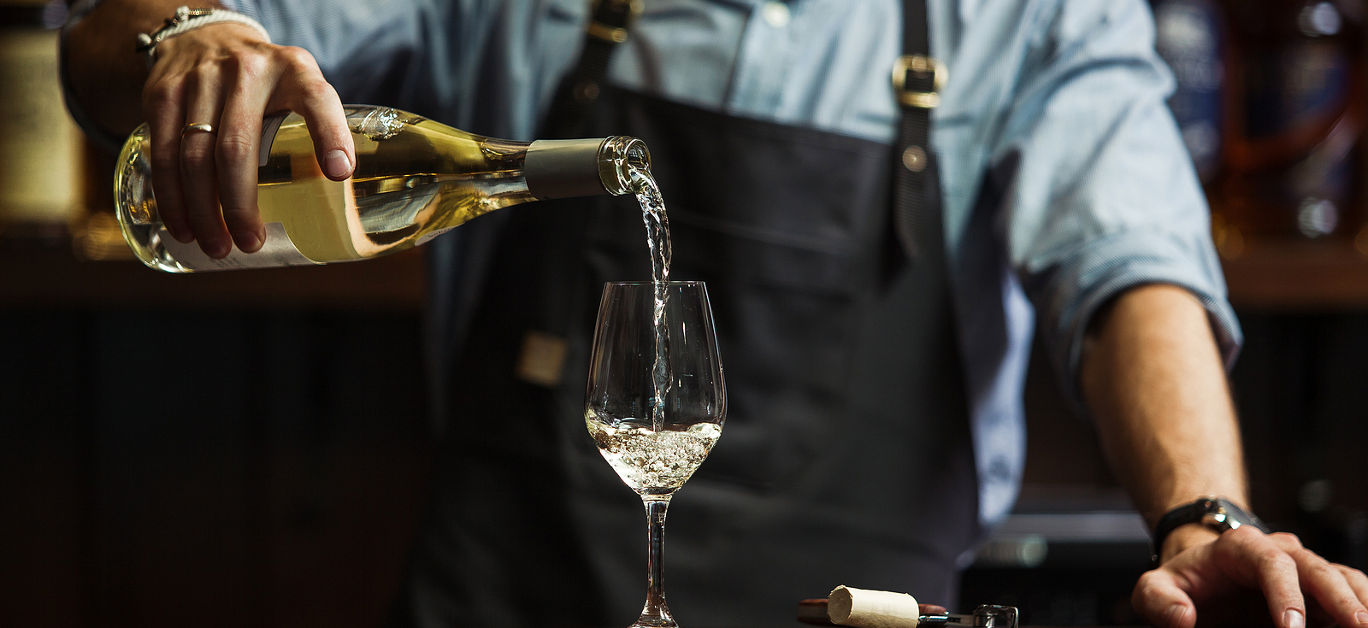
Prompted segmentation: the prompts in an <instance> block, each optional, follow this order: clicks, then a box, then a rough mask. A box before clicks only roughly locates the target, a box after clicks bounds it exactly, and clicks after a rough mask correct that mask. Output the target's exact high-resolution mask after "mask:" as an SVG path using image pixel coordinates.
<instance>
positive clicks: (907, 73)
mask: <svg viewBox="0 0 1368 628" xmlns="http://www.w3.org/2000/svg"><path fill="white" fill-rule="evenodd" d="M948 74H949V72H948V71H947V70H946V69H945V64H944V63H941V62H940V61H938V60H937V59H934V58H932V57H929V56H927V55H903V56H901V57H898V58H897V60H895V61H894V62H893V93H894V94H896V95H897V97H898V102H899V103H900V104H902V105H903V106H904V107H917V108H919V109H935V108H936V107H937V106H938V105H940V91H941V89H942V88H943V87H945V79H946V77H947V75H948ZM928 80H930V83H931V90H930V91H919V90H916V89H911V88H910V86H912V85H919V86H920V85H925V83H926V82H927V81H928Z"/></svg>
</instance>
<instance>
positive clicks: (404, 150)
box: [114, 105, 650, 273]
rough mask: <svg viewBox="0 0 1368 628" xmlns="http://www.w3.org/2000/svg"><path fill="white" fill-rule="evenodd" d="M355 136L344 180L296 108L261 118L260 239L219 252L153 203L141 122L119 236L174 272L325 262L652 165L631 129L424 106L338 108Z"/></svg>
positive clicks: (120, 207) (383, 250) (581, 191)
mask: <svg viewBox="0 0 1368 628" xmlns="http://www.w3.org/2000/svg"><path fill="white" fill-rule="evenodd" d="M345 110H346V115H347V122H348V125H349V126H350V128H351V132H352V138H353V140H354V141H355V144H356V169H355V171H354V172H353V174H352V177H351V178H350V179H347V180H345V181H333V180H331V179H328V178H327V177H326V176H324V175H323V172H322V170H321V169H320V168H319V166H318V163H317V160H316V158H315V157H314V147H313V141H312V139H311V138H310V137H309V132H308V129H307V127H306V126H305V123H304V119H303V117H301V116H300V115H298V114H295V113H287V114H280V115H276V116H271V117H268V118H267V119H266V120H265V121H263V124H262V142H261V163H260V164H259V168H258V170H257V205H258V207H259V208H260V210H261V218H262V221H263V222H264V223H265V224H266V240H265V243H264V244H263V245H262V248H261V249H260V250H258V251H256V252H254V253H244V252H242V251H241V250H239V249H237V248H236V247H234V248H233V250H232V252H231V253H230V254H229V255H228V256H227V257H225V258H222V259H214V258H211V257H209V256H208V255H206V254H204V253H203V252H202V251H201V250H200V248H199V245H198V244H196V243H193V242H191V243H188V244H187V243H183V242H179V241H177V240H176V239H175V238H173V237H171V235H170V234H169V233H168V232H167V230H166V228H165V227H164V226H163V225H162V222H161V219H160V218H159V216H158V214H157V201H156V196H155V193H154V190H153V189H152V179H151V170H150V160H149V154H148V131H147V125H143V126H141V127H139V128H138V129H137V130H135V131H134V132H133V134H132V135H131V136H130V137H129V138H128V141H127V142H126V143H125V144H124V147H123V151H122V152H121V153H120V155H119V159H118V162H117V166H116V171H115V177H114V198H115V206H116V207H115V209H116V214H117V216H118V219H119V224H120V226H121V227H122V229H123V234H124V239H125V240H127V241H128V245H129V246H130V247H131V248H132V249H133V252H134V253H135V254H136V255H137V256H138V259H140V260H142V262H143V263H144V264H146V265H147V266H149V267H151V268H154V269H157V270H162V271H166V272H172V273H186V272H196V271H207V270H228V269H236V268H261V267H277V266H294V265H310V264H328V263H333V262H344V261H353V260H361V259H367V258H371V257H377V256H380V255H387V254H390V253H396V252H399V251H403V250H406V249H410V248H413V247H415V246H419V245H421V244H423V243H425V242H427V241H429V240H431V239H432V238H434V237H436V236H437V235H439V234H441V233H444V232H446V231H447V230H450V229H452V228H454V227H457V226H459V225H461V224H463V223H465V222H467V221H469V220H471V219H473V218H476V217H478V216H481V215H483V214H486V213H488V212H491V211H493V210H496V209H499V208H502V207H508V206H510V205H518V204H521V203H527V202H531V201H536V200H545V199H552V198H566V197H575V196H592V195H596V194H613V195H621V194H626V193H628V192H633V189H632V186H633V183H632V182H633V181H634V180H639V178H640V177H636V178H634V177H633V171H634V170H635V171H636V172H638V173H642V172H649V167H650V153H649V151H647V149H646V145H645V144H644V143H643V142H642V141H641V140H638V139H635V138H630V137H620V136H619V137H608V138H596V139H577V140H538V141H534V142H530V143H529V142H515V141H509V140H501V139H493V138H488V137H482V136H479V135H474V134H471V133H467V132H465V131H460V130H457V129H454V128H451V127H449V126H446V125H443V124H439V123H437V122H433V121H431V120H427V119H425V118H422V117H420V116H417V115H414V114H410V113H406V112H403V111H399V110H396V109H390V108H387V107H375V106H368V105H349V106H346V107H345Z"/></svg>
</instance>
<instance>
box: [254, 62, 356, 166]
mask: <svg viewBox="0 0 1368 628" xmlns="http://www.w3.org/2000/svg"><path fill="white" fill-rule="evenodd" d="M282 56H284V57H285V58H286V59H287V62H288V64H289V67H290V71H288V73H287V76H288V77H290V84H289V85H288V86H284V87H282V89H281V90H280V91H279V92H278V94H277V97H276V98H275V99H273V100H272V103H271V105H269V106H270V108H271V109H289V110H291V111H294V112H295V113H298V114H299V115H301V116H303V117H304V122H305V124H306V125H308V127H309V136H310V137H311V138H312V139H313V142H314V154H315V158H316V159H317V160H318V166H319V168H320V169H322V171H323V174H324V175H326V176H327V177H328V178H329V179H332V180H334V181H341V180H343V179H346V178H347V177H350V176H351V175H352V171H353V170H354V168H355V166H356V146H355V143H354V142H353V140H352V135H351V131H350V130H349V129H348V127H347V117H346V114H345V112H344V111H343V109H342V100H341V99H340V98H339V97H338V95H337V91H336V90H334V89H333V87H332V85H330V84H328V82H327V81H326V80H325V79H324V78H323V73H322V72H321V71H320V70H319V69H318V63H317V62H316V61H315V60H314V58H313V56H312V55H310V54H309V53H308V52H306V51H305V50H303V49H301V48H284V49H282Z"/></svg>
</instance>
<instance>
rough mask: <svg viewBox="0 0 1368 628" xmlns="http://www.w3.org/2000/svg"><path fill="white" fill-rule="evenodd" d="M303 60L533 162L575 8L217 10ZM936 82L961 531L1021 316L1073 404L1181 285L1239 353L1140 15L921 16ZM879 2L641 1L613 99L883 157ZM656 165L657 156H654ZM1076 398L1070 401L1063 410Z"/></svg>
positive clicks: (988, 494) (414, 1) (885, 109)
mask: <svg viewBox="0 0 1368 628" xmlns="http://www.w3.org/2000/svg"><path fill="white" fill-rule="evenodd" d="M225 4H226V5H228V6H229V7H230V8H235V9H237V10H239V11H242V12H244V13H247V14H248V15H251V16H253V17H256V18H257V19H258V20H260V21H261V22H262V23H263V24H264V25H265V26H266V28H267V29H268V30H269V31H270V32H271V34H272V37H273V38H274V40H275V41H276V42H277V43H285V44H293V45H299V46H302V47H304V48H306V49H308V50H309V51H310V52H312V53H313V54H314V55H315V56H316V57H317V59H318V61H319V63H320V64H321V66H322V67H323V70H324V72H325V74H326V75H327V77H328V79H329V80H330V81H332V82H333V83H334V85H335V86H336V87H337V89H338V91H339V93H340V94H342V97H343V100H344V101H348V102H368V103H375V104H385V105H391V106H396V107H400V108H405V109H409V110H412V111H414V112H416V113H420V114H423V115H427V116H429V117H432V118H434V119H438V120H441V121H443V122H446V123H448V124H451V125H454V126H457V127H460V128H464V129H467V130H471V131H475V132H478V133H484V134H487V135H493V136H498V137H505V138H511V139H532V137H531V134H532V133H533V129H534V128H535V126H536V122H537V121H538V120H539V119H540V117H541V114H543V113H544V111H545V109H546V108H547V106H548V104H549V100H550V96H551V93H552V91H553V89H554V87H555V86H556V84H557V82H558V81H559V79H560V78H561V76H562V75H563V74H564V73H565V71H566V70H567V69H568V68H569V66H570V65H571V64H572V63H573V62H574V61H575V60H576V59H577V57H578V52H579V48H580V45H581V43H582V40H583V36H584V35H583V24H584V21H585V19H586V16H587V8H588V4H589V3H588V2H587V0H485V1H479V0H330V1H329V2H298V1H295V0H227V1H226V2H225ZM928 9H929V15H930V32H931V42H932V54H933V55H934V56H935V57H936V58H937V59H940V60H941V61H943V62H944V63H945V64H946V66H947V67H948V69H949V80H948V83H947V84H946V85H945V88H944V90H943V93H942V100H941V105H940V106H939V108H937V109H935V111H934V114H933V130H932V137H931V143H932V148H933V150H934V151H935V153H936V154H937V156H938V158H939V160H940V162H939V165H940V173H941V181H940V183H941V188H942V193H943V207H944V211H945V239H946V243H947V246H946V250H947V255H948V257H949V259H948V263H949V268H950V273H951V289H952V292H953V299H954V308H955V310H956V312H957V315H958V327H957V328H958V330H959V333H960V346H961V349H962V351H963V353H964V356H965V358H966V359H965V360H964V362H965V364H966V366H965V369H966V372H965V379H966V382H967V384H968V386H969V398H970V402H971V410H972V425H973V430H972V433H973V437H974V446H975V452H976V467H977V471H978V481H979V487H980V489H979V505H980V508H979V511H980V513H981V518H982V522H983V523H984V524H991V523H993V522H995V521H997V520H999V519H1000V518H1001V517H1002V516H1004V515H1005V514H1006V513H1007V512H1008V510H1010V508H1011V506H1012V504H1013V502H1014V500H1015V498H1016V495H1017V491H1018V488H1019V484H1020V480H1021V473H1022V469H1023V466H1024V458H1025V443H1026V439H1025V434H1024V410H1023V406H1022V386H1023V379H1024V375H1025V370H1026V363H1027V357H1028V354H1029V350H1030V345H1031V335H1032V331H1033V329H1035V325H1036V320H1035V318H1034V317H1035V316H1038V317H1039V319H1040V321H1039V322H1040V326H1039V329H1040V330H1041V333H1042V334H1043V335H1044V338H1043V340H1044V341H1045V343H1044V346H1046V347H1047V348H1048V349H1049V350H1050V354H1051V357H1052V361H1053V362H1054V364H1055V365H1056V367H1058V368H1059V369H1060V372H1061V373H1063V374H1064V377H1065V378H1066V379H1065V380H1064V381H1070V382H1072V381H1075V378H1076V373H1077V367H1078V361H1079V354H1080V348H1081V343H1082V335H1083V332H1084V330H1085V328H1086V326H1087V323H1088V320H1089V317H1090V316H1091V314H1092V313H1093V312H1094V311H1096V309H1097V308H1098V306H1100V305H1101V304H1103V303H1104V302H1106V301H1107V300H1108V299H1110V298H1111V297H1113V296H1115V295H1116V294H1118V293H1119V292H1120V291H1122V290H1124V289H1125V288H1127V287H1131V286H1135V285H1138V284H1146V283H1156V282H1162V283H1169V284H1176V285H1179V286H1183V287H1185V288H1187V289H1189V290H1190V291H1191V292H1192V293H1193V294H1195V295H1196V296H1197V297H1198V298H1199V299H1200V300H1201V302H1202V303H1203V304H1204V305H1205V307H1206V309H1207V312H1208V313H1209V318H1210V321H1211V324H1212V328H1213V330H1214V333H1215V336H1216V338H1217V340H1218V342H1219V343H1220V346H1221V349H1222V352H1223V354H1224V356H1225V357H1226V360H1227V361H1228V362H1229V361H1230V360H1232V359H1233V357H1234V354H1235V352H1236V350H1237V348H1238V346H1239V343H1240V340H1241V338H1240V331H1239V328H1238V325H1237V323H1236V320H1235V317H1234V314H1233V312H1232V311H1231V308H1230V306H1229V305H1228V304H1227V302H1226V298H1225V286H1224V283H1223V280H1222V275H1221V270H1220V266H1219V263H1218V261H1217V257H1216V255H1215V253H1214V251H1213V248H1212V245H1211V242H1210V239H1209V226H1208V212H1207V207H1206V204H1205V201H1204V198H1203V195H1202V191H1201V189H1200V187H1199V185H1198V183H1197V181H1196V178H1195V176H1194V174H1193V170H1192V166H1191V164H1190V162H1189V160H1188V159H1187V157H1186V154H1185V152H1184V149H1183V145H1182V142H1181V141H1180V138H1179V135H1178V132H1177V129H1176V128H1175V125H1174V123H1173V121H1172V119H1171V117H1170V114H1169V112H1168V110H1167V108H1166V106H1165V104H1164V99H1165V97H1166V96H1167V94H1168V92H1169V90H1170V89H1171V88H1172V79H1171V77H1170V74H1169V72H1168V70H1167V69H1166V68H1165V67H1164V66H1163V64H1162V63H1161V62H1160V60H1159V59H1158V57H1157V56H1156V54H1155V52H1154V48H1153V24H1152V19H1151V16H1150V14H1149V9H1148V6H1147V5H1146V4H1145V3H1144V2H1143V1H1142V0H1023V1H1019V2H1007V1H1005V0H1004V1H993V2H989V1H986V0H961V1H958V2H956V1H953V0H931V1H930V3H929V7H928ZM901 19H902V7H901V3H900V1H899V0H792V1H790V2H787V3H785V2H766V1H762V0H645V11H644V13H643V14H642V15H641V16H640V17H639V18H638V20H637V21H636V23H635V24H634V25H633V27H632V31H631V36H630V38H629V40H628V42H627V43H626V44H624V45H623V46H621V47H620V49H619V50H618V51H617V52H616V53H615V56H614V57H613V61H612V64H611V66H610V69H609V78H610V80H611V81H613V82H614V83H616V84H619V85H622V86H625V87H629V88H632V89H634V90H638V91H643V92H646V93H650V94H654V95H658V96H662V97H665V98H669V99H673V100H677V101H681V102H685V103H689V104H693V105H698V106H702V107H706V108H710V109H715V110H720V111H723V112H726V113H729V114H733V115H736V116H744V117H751V118H759V119H764V120H770V121H776V122H782V123H787V124H792V125H797V126H805V127H814V128H818V129H823V130H827V131H831V132H835V133H840V134H846V135H851V136H856V137H861V138H865V139H870V140H875V141H880V142H889V143H891V142H892V141H893V138H894V136H895V133H896V124H897V121H898V118H899V111H898V109H897V106H896V103H895V100H894V96H893V91H892V86H891V84H890V76H891V69H892V65H893V61H894V59H895V58H896V57H897V56H898V55H899V54H900V51H901V35H902V26H901ZM657 158H659V159H668V158H669V156H668V155H660V156H657ZM1076 398H1077V394H1076V392H1075V399H1076Z"/></svg>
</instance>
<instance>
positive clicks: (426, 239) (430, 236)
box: [413, 225, 456, 246]
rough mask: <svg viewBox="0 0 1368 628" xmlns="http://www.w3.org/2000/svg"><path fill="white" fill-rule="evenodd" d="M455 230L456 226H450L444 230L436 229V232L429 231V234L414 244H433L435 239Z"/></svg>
mask: <svg viewBox="0 0 1368 628" xmlns="http://www.w3.org/2000/svg"><path fill="white" fill-rule="evenodd" d="M455 228H456V225H452V226H450V227H446V228H443V229H436V230H433V231H429V232H428V233H425V234H423V235H422V237H420V238H418V240H417V241H415V242H414V243H413V246H423V245H424V244H427V243H428V242H431V241H432V240H433V239H434V238H436V237H437V236H439V235H442V234H444V233H446V232H448V231H451V230H452V229H455Z"/></svg>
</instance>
